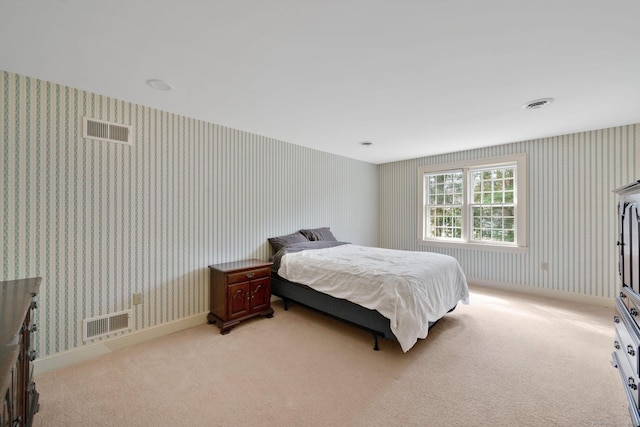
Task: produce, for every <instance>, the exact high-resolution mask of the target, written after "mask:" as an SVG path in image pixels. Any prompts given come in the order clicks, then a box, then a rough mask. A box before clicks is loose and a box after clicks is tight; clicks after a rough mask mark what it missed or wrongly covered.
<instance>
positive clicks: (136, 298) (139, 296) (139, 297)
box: [132, 293, 142, 305]
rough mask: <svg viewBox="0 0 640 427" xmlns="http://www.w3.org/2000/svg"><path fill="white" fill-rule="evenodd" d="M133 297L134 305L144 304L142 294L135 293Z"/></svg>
mask: <svg viewBox="0 0 640 427" xmlns="http://www.w3.org/2000/svg"><path fill="white" fill-rule="evenodd" d="M132 297H133V305H139V304H142V293H135V294H133V295H132Z"/></svg>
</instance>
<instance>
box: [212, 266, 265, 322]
mask: <svg viewBox="0 0 640 427" xmlns="http://www.w3.org/2000/svg"><path fill="white" fill-rule="evenodd" d="M272 265H273V263H272V262H265V261H260V260H258V259H248V260H244V261H235V262H227V263H224V264H214V265H210V266H209V269H210V270H211V281H210V282H209V315H208V316H207V320H208V321H209V323H216V324H217V325H218V326H219V327H220V333H221V334H223V335H224V334H228V333H229V332H231V329H233V327H234V326H236V325H237V324H238V323H240V322H241V321H242V320H245V319H248V318H250V317H253V316H258V315H260V316H264V317H273V308H271V266H272Z"/></svg>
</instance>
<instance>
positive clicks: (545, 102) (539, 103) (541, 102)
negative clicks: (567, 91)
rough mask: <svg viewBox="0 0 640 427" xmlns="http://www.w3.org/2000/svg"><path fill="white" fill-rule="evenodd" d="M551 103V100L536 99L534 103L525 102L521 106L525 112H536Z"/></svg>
mask: <svg viewBox="0 0 640 427" xmlns="http://www.w3.org/2000/svg"><path fill="white" fill-rule="evenodd" d="M552 102H553V98H542V99H536V100H535V101H531V102H527V103H526V104H524V105H523V106H522V108H524V109H525V110H537V109H539V108H544V107H546V106H547V105H549V104H551V103H552Z"/></svg>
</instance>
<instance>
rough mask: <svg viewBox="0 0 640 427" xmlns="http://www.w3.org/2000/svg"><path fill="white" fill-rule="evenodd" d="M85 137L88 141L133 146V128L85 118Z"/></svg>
mask: <svg viewBox="0 0 640 427" xmlns="http://www.w3.org/2000/svg"><path fill="white" fill-rule="evenodd" d="M83 136H84V138H86V139H95V140H98V141H107V142H116V143H118V144H127V145H131V126H126V125H120V124H117V123H109V122H103V121H101V120H94V119H89V118H87V117H85V118H84V125H83Z"/></svg>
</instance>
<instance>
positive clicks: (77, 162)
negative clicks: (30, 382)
mask: <svg viewBox="0 0 640 427" xmlns="http://www.w3.org/2000/svg"><path fill="white" fill-rule="evenodd" d="M84 116H87V117H90V118H94V119H97V120H107V121H112V122H116V123H121V124H125V125H131V126H132V128H133V144H132V145H131V146H128V145H123V144H116V143H108V142H97V141H88V140H84V139H83V138H82V120H83V117H84ZM0 138H1V139H2V144H1V148H0V165H1V167H2V171H1V172H0V180H1V182H0V192H1V195H0V199H1V201H2V210H1V211H0V224H1V225H0V227H1V228H0V250H1V255H0V280H10V279H15V278H23V277H33V276H42V277H43V285H42V293H41V296H40V309H39V310H38V314H37V316H38V320H37V321H38V323H39V331H40V332H39V334H38V339H39V342H38V350H39V356H40V357H42V356H47V355H52V354H56V353H59V352H62V351H66V350H70V349H74V348H77V347H80V346H82V345H84V344H83V343H82V329H81V328H82V319H84V318H90V317H94V316H99V315H103V314H108V313H112V312H116V311H119V310H124V309H128V308H130V298H131V294H132V293H133V292H142V293H143V295H144V297H143V299H144V303H143V305H140V306H135V307H134V329H133V330H134V331H136V330H141V329H144V328H149V327H153V326H157V325H161V324H164V323H167V322H171V321H175V320H179V319H182V318H186V317H189V316H193V315H196V314H200V313H204V312H207V311H208V288H207V284H208V270H207V266H208V265H209V264H213V263H218V262H227V261H233V260H238V259H243V258H248V257H256V258H260V259H267V258H268V257H269V255H270V248H269V245H268V242H267V238H268V237H270V236H276V235H281V234H287V233H291V232H294V231H296V230H298V229H300V228H310V227H319V226H330V227H331V228H332V230H333V231H334V233H335V235H336V236H337V237H338V238H339V239H341V240H347V241H352V242H354V243H359V244H364V245H375V244H376V243H377V228H376V227H377V217H376V209H377V197H378V194H377V182H378V181H377V179H378V178H377V176H378V175H377V174H378V171H377V166H376V165H372V164H369V163H365V162H360V161H356V160H351V159H347V158H344V157H340V156H336V155H332V154H328V153H323V152H320V151H316V150H312V149H308V148H304V147H300V146H296V145H292V144H287V143H284V142H282V141H277V140H273V139H270V138H266V137H262V136H258V135H254V134H250V133H247V132H242V131H238V130H234V129H229V128H226V127H223V126H218V125H215V124H211V123H206V122H203V121H199V120H195V119H190V118H187V117H182V116H179V115H175V114H169V113H166V112H162V111H158V110H155V109H152V108H148V107H144V106H140V105H135V104H130V103H127V102H123V101H119V100H115V99H112V98H108V97H105V96H101V95H96V94H93V93H88V92H85V91H81V90H76V89H72V88H69V87H64V86H60V85H57V84H53V83H48V82H44V81H41V80H36V79H32V78H29V77H25V76H20V75H16V74H12V73H7V72H1V71H0ZM203 321H204V316H203Z"/></svg>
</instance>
